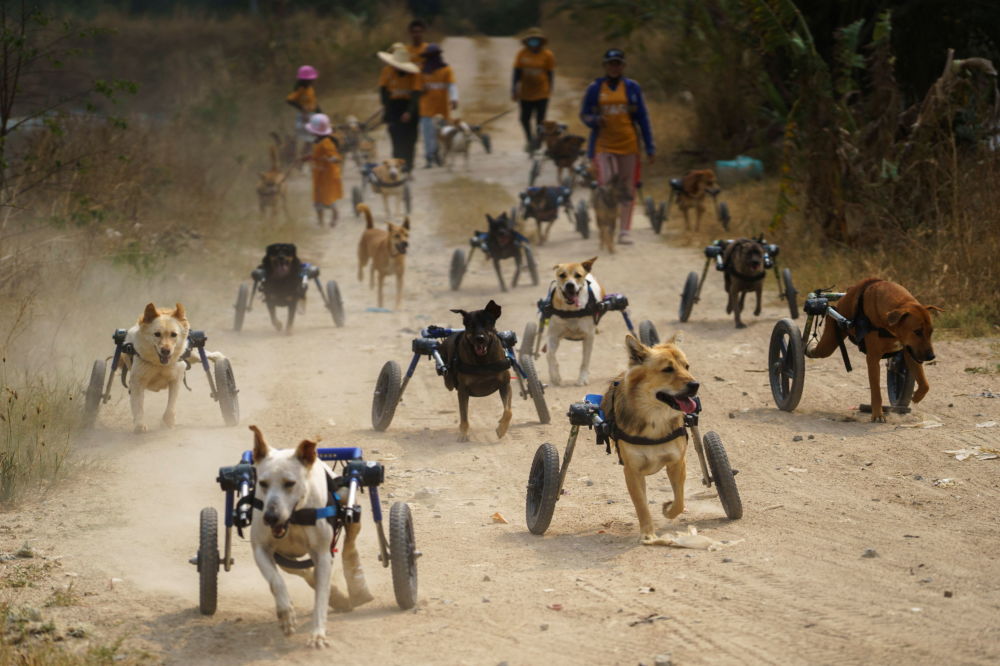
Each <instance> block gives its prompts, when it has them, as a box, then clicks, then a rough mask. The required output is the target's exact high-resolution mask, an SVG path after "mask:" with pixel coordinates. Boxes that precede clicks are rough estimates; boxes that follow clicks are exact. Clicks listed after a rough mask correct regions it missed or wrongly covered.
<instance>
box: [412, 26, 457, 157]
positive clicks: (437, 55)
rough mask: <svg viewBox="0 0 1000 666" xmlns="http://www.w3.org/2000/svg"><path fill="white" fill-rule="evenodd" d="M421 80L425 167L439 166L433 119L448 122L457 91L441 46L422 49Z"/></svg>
mask: <svg viewBox="0 0 1000 666" xmlns="http://www.w3.org/2000/svg"><path fill="white" fill-rule="evenodd" d="M421 77H422V78H423V82H424V92H423V94H421V95H420V131H421V132H422V133H423V135H424V157H425V158H426V159H427V165H426V168H428V169H430V168H431V166H432V165H433V164H434V163H438V164H440V163H441V160H440V155H438V148H437V131H438V128H437V124H436V123H435V122H434V118H435V117H436V116H441V117H442V118H444V119H445V120H448V118H449V116H450V115H451V114H450V111H451V110H452V109H457V108H458V88H457V87H456V86H455V73H454V72H453V71H452V70H451V67H450V66H448V65H447V64H446V63H445V61H444V58H443V57H442V55H441V47H440V46H438V45H437V44H428V45H427V48H426V49H425V50H424V65H423V71H422V72H421Z"/></svg>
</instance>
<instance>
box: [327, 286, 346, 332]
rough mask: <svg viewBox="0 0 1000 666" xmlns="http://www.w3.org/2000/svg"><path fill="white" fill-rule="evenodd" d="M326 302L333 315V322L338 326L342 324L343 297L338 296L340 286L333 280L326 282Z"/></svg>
mask: <svg viewBox="0 0 1000 666" xmlns="http://www.w3.org/2000/svg"><path fill="white" fill-rule="evenodd" d="M326 304H327V306H328V307H329V308H330V314H331V315H333V323H334V324H336V325H337V328H340V327H341V326H343V325H344V321H345V320H344V299H342V298H341V297H340V287H338V286H337V283H336V282H334V281H333V280H330V281H329V282H327V283H326Z"/></svg>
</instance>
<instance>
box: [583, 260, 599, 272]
mask: <svg viewBox="0 0 1000 666" xmlns="http://www.w3.org/2000/svg"><path fill="white" fill-rule="evenodd" d="M595 261H597V257H591V258H590V259H587V261H581V262H580V265H581V266H583V268H584V270H586V271H587V272H588V273H589V272H590V267H591V266H593V265H594V262H595Z"/></svg>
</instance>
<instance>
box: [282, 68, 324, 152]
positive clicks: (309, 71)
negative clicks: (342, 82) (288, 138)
mask: <svg viewBox="0 0 1000 666" xmlns="http://www.w3.org/2000/svg"><path fill="white" fill-rule="evenodd" d="M318 78H319V72H317V71H316V68H315V67H312V66H310V65H302V66H301V67H299V72H298V75H297V77H296V81H295V90H293V91H292V92H291V93H289V94H288V96H287V97H285V102H287V103H288V104H289V105H291V106H292V107H294V108H295V109H296V110H297V111H298V114H297V115H296V116H295V138H296V141H302V142H303V143H308V142H309V141H312V135H311V134H309V132H307V131H306V123H308V122H309V119H310V118H311V117H312V115H313V114H314V113H321V110H320V108H319V102H318V101H317V100H316V88H315V85H316V79H318ZM295 154H296V155H298V147H297V146H296V153H295Z"/></svg>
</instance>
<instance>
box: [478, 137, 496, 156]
mask: <svg viewBox="0 0 1000 666" xmlns="http://www.w3.org/2000/svg"><path fill="white" fill-rule="evenodd" d="M479 140H480V141H481V142H482V144H483V150H485V151H486V154H487V155H489V154H490V153H492V152H493V139H491V138H490V135H489V134H480V135H479Z"/></svg>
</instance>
